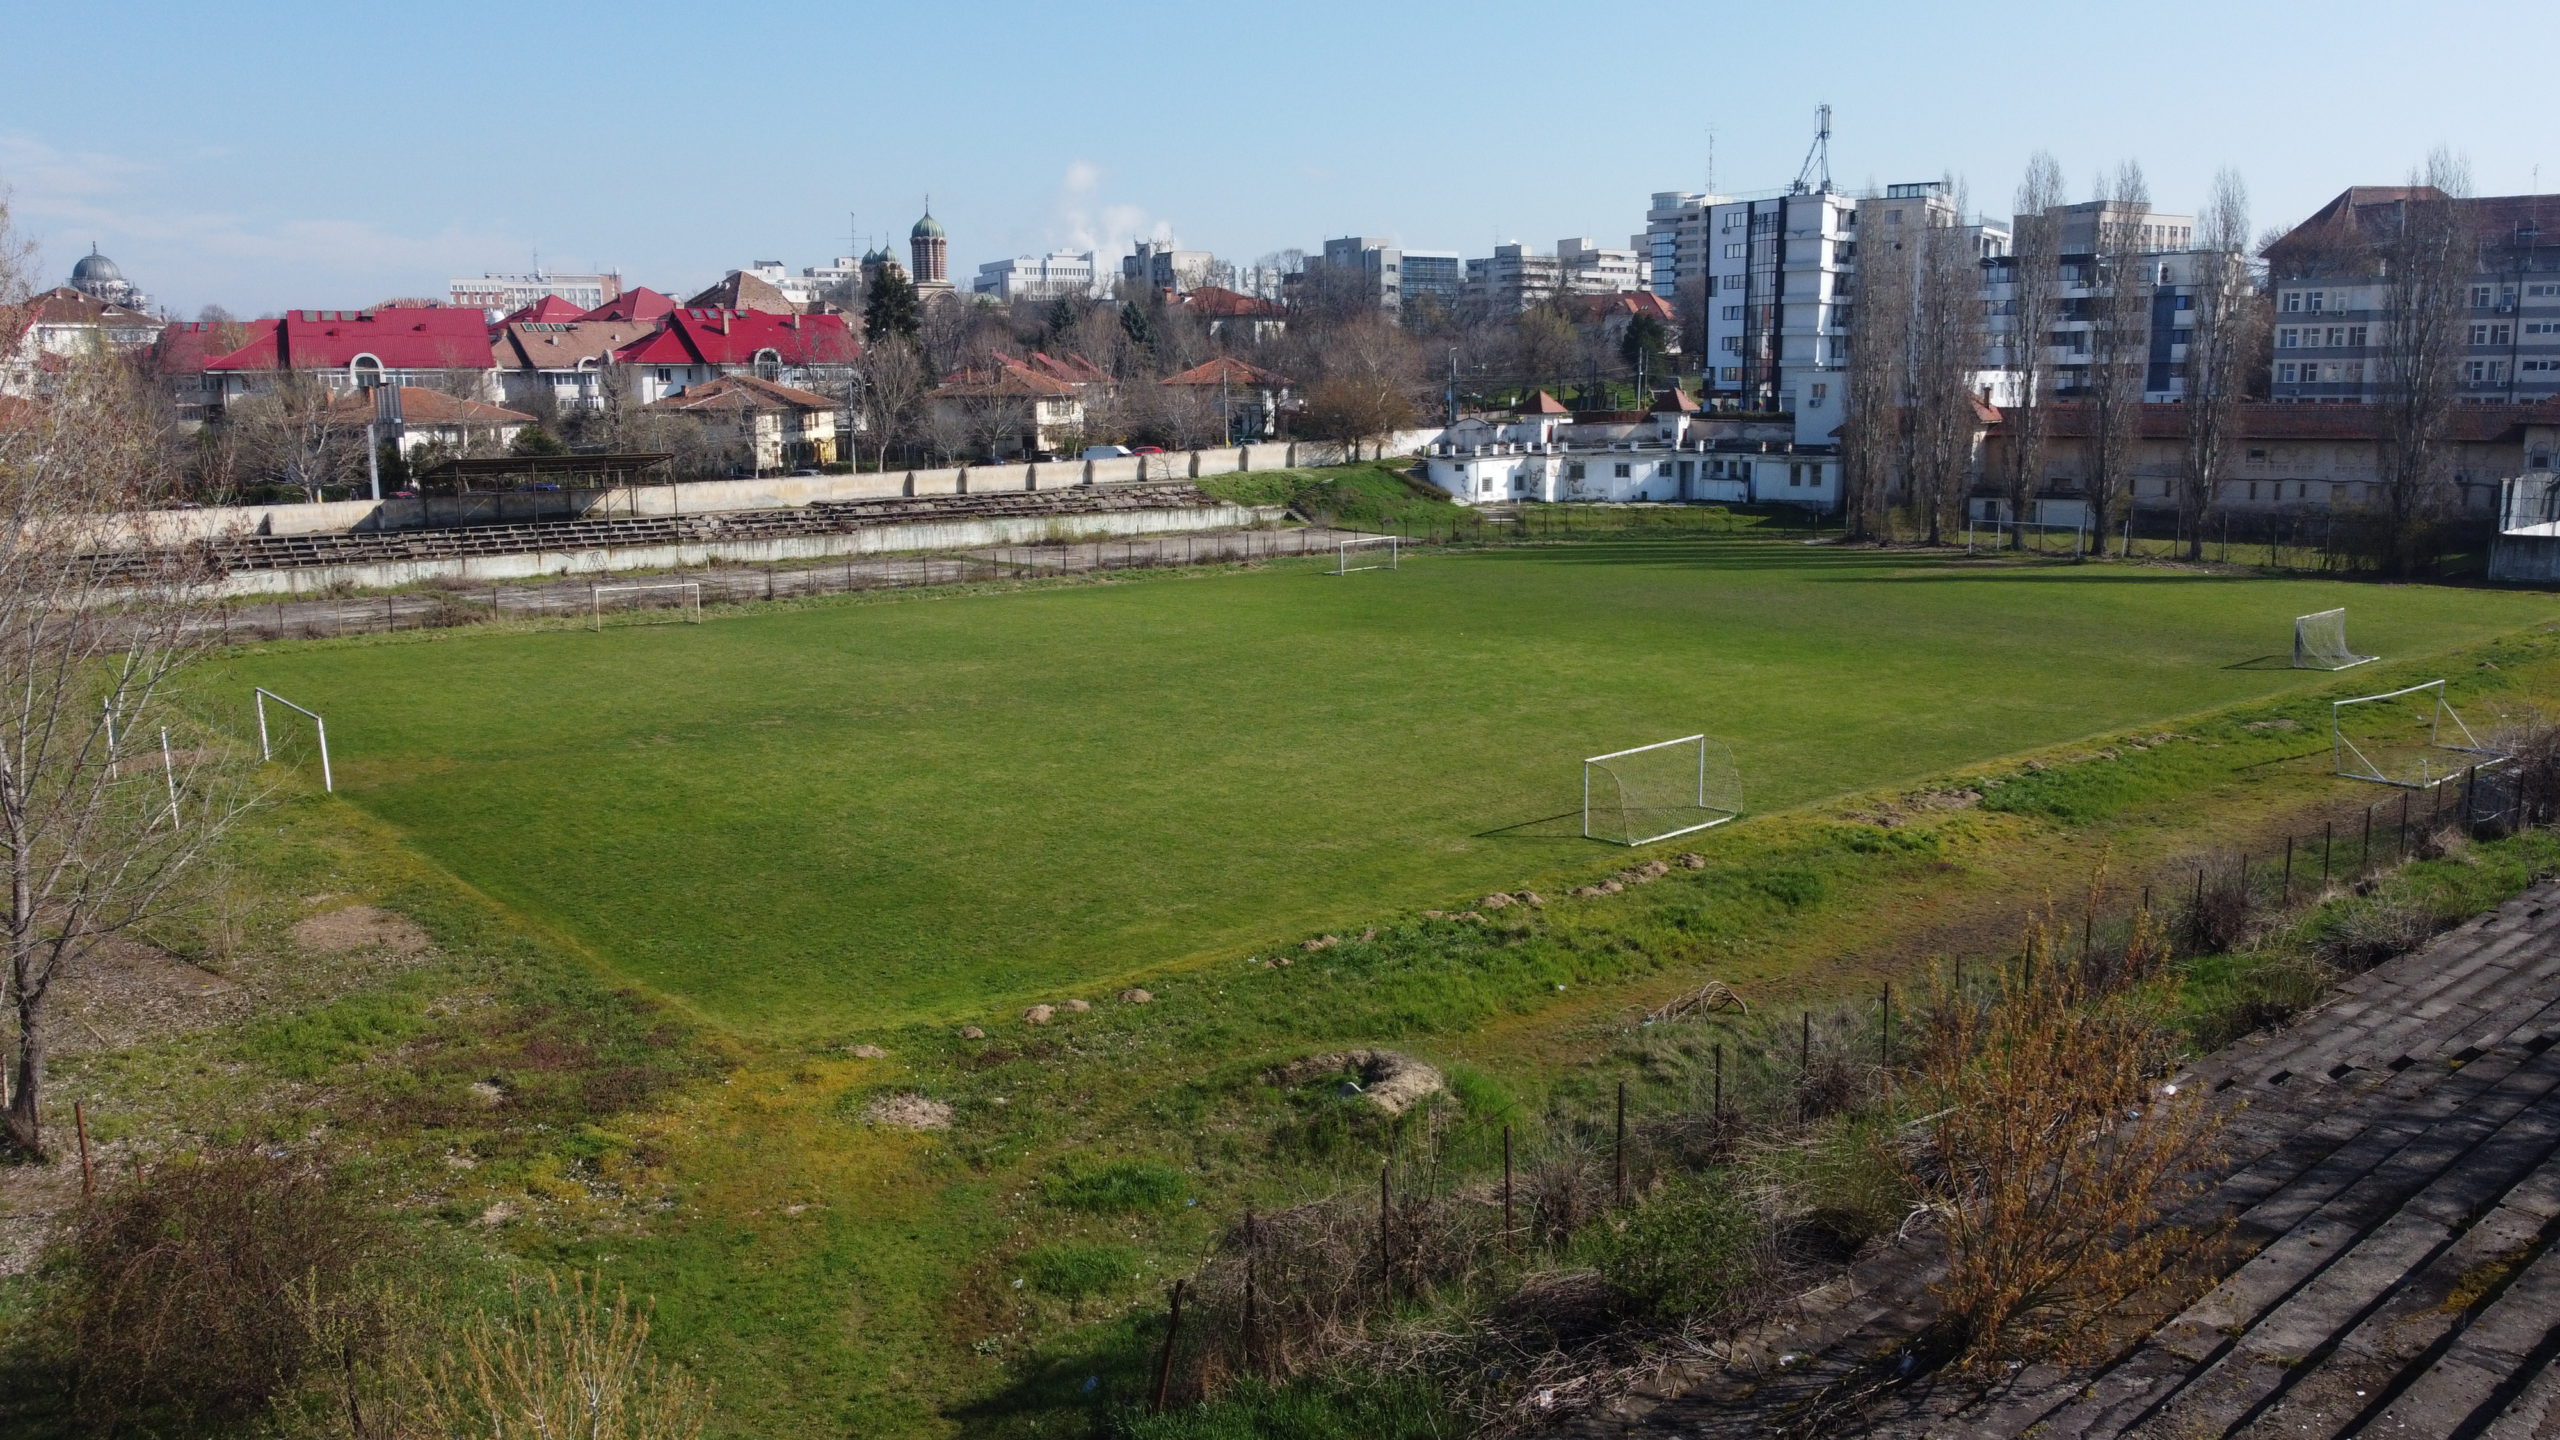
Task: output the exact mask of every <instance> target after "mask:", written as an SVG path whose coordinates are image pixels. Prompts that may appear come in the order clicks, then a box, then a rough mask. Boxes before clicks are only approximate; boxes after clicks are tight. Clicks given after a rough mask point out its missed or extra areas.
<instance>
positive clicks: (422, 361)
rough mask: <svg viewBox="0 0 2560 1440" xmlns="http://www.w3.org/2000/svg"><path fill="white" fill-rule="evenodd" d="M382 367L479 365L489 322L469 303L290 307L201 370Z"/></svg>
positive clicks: (484, 362)
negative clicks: (363, 361) (265, 329)
mask: <svg viewBox="0 0 2560 1440" xmlns="http://www.w3.org/2000/svg"><path fill="white" fill-rule="evenodd" d="M367 355H369V356H371V357H373V358H374V359H376V360H379V361H381V362H382V366H383V368H384V369H386V370H485V369H487V368H489V325H488V322H487V321H485V320H483V319H481V318H480V312H479V311H477V310H460V309H454V308H451V307H438V308H435V309H409V308H390V309H382V310H294V311H290V312H287V314H286V315H285V317H284V318H283V319H282V320H279V321H277V322H276V328H275V330H274V332H273V333H272V334H270V335H268V336H263V337H257V338H254V339H252V340H251V342H250V343H249V344H247V345H245V346H243V347H242V348H240V349H239V350H236V351H233V352H232V353H230V354H228V355H219V356H216V357H214V358H212V359H210V360H207V361H206V362H205V368H206V369H207V370H218V371H219V370H275V369H294V370H321V369H328V370H334V369H339V368H342V367H344V366H346V365H349V364H351V363H353V362H354V361H355V359H356V358H357V357H358V356H367Z"/></svg>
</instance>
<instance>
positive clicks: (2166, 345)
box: [1983, 200, 2216, 403]
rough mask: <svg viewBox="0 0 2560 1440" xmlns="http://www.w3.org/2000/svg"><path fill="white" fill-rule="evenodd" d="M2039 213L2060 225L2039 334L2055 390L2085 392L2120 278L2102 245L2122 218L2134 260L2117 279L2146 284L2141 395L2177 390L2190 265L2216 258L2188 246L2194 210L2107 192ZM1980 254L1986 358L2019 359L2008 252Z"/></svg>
mask: <svg viewBox="0 0 2560 1440" xmlns="http://www.w3.org/2000/svg"><path fill="white" fill-rule="evenodd" d="M2046 215H2047V218H2049V219H2050V220H2052V221H2053V222H2054V223H2055V225H2056V226H2057V227H2058V228H2057V232H2056V242H2057V246H2058V255H2057V259H2058V262H2059V264H2058V267H2057V268H2058V269H2059V271H2060V279H2059V281H2058V286H2059V288H2058V290H2057V292H2056V295H2055V304H2054V310H2053V326H2052V329H2051V330H2050V331H2049V332H2048V333H2047V335H2046V337H2045V338H2046V345H2047V348H2046V351H2045V355H2046V359H2047V360H2048V362H2049V363H2050V364H2051V365H2052V367H2053V388H2054V392H2055V393H2056V394H2058V395H2062V396H2066V397H2070V396H2079V395H2085V394H2087V393H2088V389H2089V366H2090V362H2091V359H2092V357H2093V355H2094V353H2095V341H2094V338H2093V337H2094V336H2095V334H2096V332H2097V329H2098V327H2099V325H2100V324H2101V323H2102V321H2103V319H2104V308H2105V302H2106V300H2107V299H2108V298H2109V296H2110V295H2111V294H2112V293H2113V287H2114V286H2115V285H2116V284H2117V283H2118V279H2117V277H2114V276H2111V275H2109V274H2108V273H2107V270H2106V263H2105V260H2104V258H2103V257H2104V252H2105V251H2106V250H2107V249H2108V248H2109V245H2110V242H2112V241H2114V240H2116V239H2117V227H2119V226H2122V227H2126V228H2127V229H2128V230H2129V231H2130V233H2129V234H2127V235H2125V236H2124V237H2123V239H2124V241H2125V242H2126V243H2128V244H2130V246H2131V247H2132V248H2133V249H2134V250H2135V252H2136V263H2135V265H2134V267H2133V269H2132V270H2131V271H2130V272H2128V274H2127V275H2126V276H2125V277H2123V278H2124V281H2125V283H2131V284H2135V285H2138V286H2141V287H2143V288H2145V289H2147V290H2148V291H2149V298H2148V301H2147V304H2146V309H2147V311H2148V316H2147V321H2146V331H2145V339H2144V343H2145V345H2146V347H2147V349H2146V360H2145V368H2144V376H2143V387H2142V388H2143V398H2144V399H2145V400H2146V401H2150V402H2153V403H2166V402H2169V401H2174V400H2177V399H2180V398H2182V397H2183V396H2184V395H2185V394H2186V376H2185V365H2186V358H2187V336H2188V334H2189V326H2190V325H2191V323H2192V319H2193V310H2194V306H2195V293H2196V292H2195V281H2196V277H2197V274H2198V268H2199V267H2200V266H2202V265H2206V264H2210V263H2215V260H2216V257H2213V256H2209V255H2206V254H2200V253H2199V252H2197V251H2195V250H2192V249H2190V248H2189V247H2190V246H2191V245H2192V244H2193V242H2194V237H2195V218H2194V217H2193V216H2190V215H2172V214H2168V213H2166V212H2163V211H2155V210H2150V209H2147V208H2146V209H2141V210H2128V209H2126V208H2125V207H2123V206H2121V205H2119V204H2118V203H2117V202H2115V201H2112V200H2087V201H2082V202H2080V203H2078V204H2075V205H2057V206H2055V207H2053V208H2052V209H2051V210H2049V211H2047V212H2046ZM2004 251H2005V247H2004ZM1985 258H1986V259H1987V260H1988V261H1989V265H1988V268H1987V269H1986V272H1985V277H1984V282H1985V289H1984V292H1983V295H1984V300H1985V304H1986V308H1987V309H1988V310H1989V312H1990V328H1991V338H1990V344H1991V349H1990V353H1989V355H1988V356H1986V357H1985V358H1986V363H1987V364H1989V365H1991V366H1994V367H1997V368H2001V369H2006V370H2015V369H2017V368H2018V367H2019V366H2020V365H2022V364H2023V363H2024V361H2025V356H2024V355H2023V353H2021V352H2020V350H2019V349H2018V344H2017V339H2016V337H2015V335H2014V333H2013V332H2014V328H2015V327H2014V325H2013V323H2012V322H2011V319H2010V317H2012V316H2014V315H2015V314H2016V313H2017V307H2018V291H2017V285H2018V277H2017V268H2016V257H2015V256H2014V255H2009V254H2006V253H2001V254H1996V255H1987V256H1986V257H1985Z"/></svg>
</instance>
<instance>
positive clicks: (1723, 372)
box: [1716, 365, 1742, 380]
mask: <svg viewBox="0 0 2560 1440" xmlns="http://www.w3.org/2000/svg"><path fill="white" fill-rule="evenodd" d="M1716 378H1717V379H1719V380H1739V379H1741V378H1742V367H1741V366H1739V365H1726V366H1722V367H1720V368H1719V369H1718V370H1717V371H1716Z"/></svg>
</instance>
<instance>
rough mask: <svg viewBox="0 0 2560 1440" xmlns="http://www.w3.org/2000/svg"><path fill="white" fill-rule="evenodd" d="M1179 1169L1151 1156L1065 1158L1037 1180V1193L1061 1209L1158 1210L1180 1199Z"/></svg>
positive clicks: (1183, 1185) (1182, 1185)
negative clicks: (1102, 1158) (1043, 1177)
mask: <svg viewBox="0 0 2560 1440" xmlns="http://www.w3.org/2000/svg"><path fill="white" fill-rule="evenodd" d="M1185 1188H1186V1182H1185V1181H1184V1180H1183V1178H1182V1172H1181V1171H1179V1170H1176V1169H1174V1168H1173V1167H1172V1166H1170V1165H1166V1164H1162V1163H1160V1162H1157V1161H1154V1160H1102V1161H1086V1160H1074V1159H1071V1160H1068V1161H1067V1162H1065V1163H1064V1164H1062V1165H1061V1166H1060V1167H1059V1168H1058V1170H1057V1172H1056V1173H1055V1174H1052V1175H1050V1176H1048V1177H1047V1178H1046V1179H1044V1180H1042V1181H1041V1185H1040V1192H1041V1195H1042V1196H1043V1197H1044V1198H1045V1199H1047V1200H1048V1202H1049V1203H1050V1204H1052V1205H1055V1206H1058V1207H1059V1208H1060V1209H1064V1210H1082V1211H1086V1212H1088V1213H1091V1214H1095V1215H1117V1214H1121V1213H1124V1212H1126V1211H1131V1210H1160V1209H1163V1208H1164V1207H1166V1206H1168V1205H1172V1204H1174V1203H1176V1202H1178V1201H1179V1200H1181V1199H1182V1195H1183V1191H1184V1189H1185Z"/></svg>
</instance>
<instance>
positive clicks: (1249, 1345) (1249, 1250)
mask: <svg viewBox="0 0 2560 1440" xmlns="http://www.w3.org/2000/svg"><path fill="white" fill-rule="evenodd" d="M1260 1251H1261V1235H1260V1234H1259V1233H1258V1232H1257V1231H1256V1230H1255V1229H1254V1226H1253V1207H1252V1206H1251V1205H1247V1206H1245V1207H1244V1368H1245V1373H1246V1374H1248V1375H1251V1374H1256V1373H1258V1371H1257V1367H1256V1366H1255V1365H1254V1358H1255V1357H1254V1343H1253V1341H1254V1330H1255V1329H1256V1326H1255V1324H1254V1321H1255V1314H1254V1299H1255V1296H1254V1293H1253V1282H1254V1265H1255V1262H1256V1261H1258V1260H1259V1259H1260V1258H1261V1255H1260Z"/></svg>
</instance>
